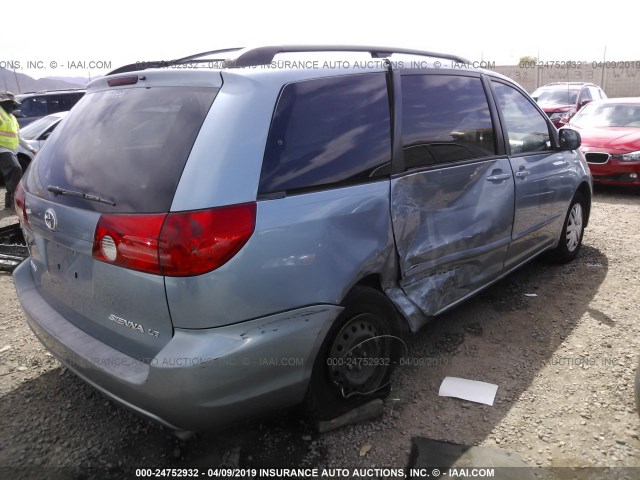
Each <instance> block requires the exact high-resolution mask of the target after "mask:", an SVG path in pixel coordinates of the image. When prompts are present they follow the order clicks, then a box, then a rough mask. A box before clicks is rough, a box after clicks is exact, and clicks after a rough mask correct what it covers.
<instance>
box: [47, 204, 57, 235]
mask: <svg viewBox="0 0 640 480" xmlns="http://www.w3.org/2000/svg"><path fill="white" fill-rule="evenodd" d="M44 223H45V224H46V225H47V228H48V229H49V230H51V231H53V230H55V229H56V227H57V226H58V221H57V220H56V214H55V212H54V211H53V210H51V209H49V210H47V211H46V212H44Z"/></svg>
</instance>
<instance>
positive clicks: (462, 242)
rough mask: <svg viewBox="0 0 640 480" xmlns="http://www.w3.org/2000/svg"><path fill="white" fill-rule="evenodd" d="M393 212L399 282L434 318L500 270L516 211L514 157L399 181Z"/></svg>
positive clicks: (395, 186)
mask: <svg viewBox="0 0 640 480" xmlns="http://www.w3.org/2000/svg"><path fill="white" fill-rule="evenodd" d="M496 176H498V178H501V179H498V180H495V179H494V180H492V178H495V177H496ZM487 177H489V178H487ZM391 211H392V222H393V229H394V234H395V240H396V248H397V251H398V258H399V260H398V261H399V267H400V274H401V279H400V284H399V285H400V287H401V289H402V291H403V292H404V293H405V294H406V295H407V297H408V298H409V299H410V300H411V301H412V302H413V303H415V304H416V305H417V306H418V307H419V309H420V310H421V312H422V313H423V314H424V315H425V316H427V317H430V316H433V315H436V314H438V313H439V312H441V311H442V310H444V309H445V308H447V307H448V306H450V305H451V304H453V303H455V302H457V301H459V300H460V299H463V298H464V297H466V296H468V295H469V294H471V293H473V292H474V291H475V290H477V289H478V288H480V287H482V286H483V285H485V284H487V283H488V282H490V281H492V280H493V279H495V278H497V277H498V276H499V275H500V274H501V273H502V270H503V264H504V259H505V255H506V252H507V247H508V244H509V241H510V238H511V228H512V223H513V212H514V180H513V175H512V171H511V167H510V165H509V160H508V159H506V158H503V159H495V160H487V161H484V162H478V163H472V164H466V165H458V166H445V167H443V168H439V169H434V170H429V171H423V172H418V173H415V174H413V175H411V174H410V175H406V176H404V177H400V178H397V179H394V180H393V181H392V186H391ZM414 317H415V315H414ZM416 322H419V320H416ZM410 323H412V322H410ZM412 328H413V325H412Z"/></svg>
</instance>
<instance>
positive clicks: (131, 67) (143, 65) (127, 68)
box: [107, 47, 244, 76]
mask: <svg viewBox="0 0 640 480" xmlns="http://www.w3.org/2000/svg"><path fill="white" fill-rule="evenodd" d="M243 48H244V47H235V48H223V49H221V50H210V51H208V52H202V53H196V54H193V55H189V56H187V57H182V58H177V59H175V60H151V61H146V62H136V63H130V64H128V65H123V66H122V67H118V68H116V69H115V70H111V71H110V72H109V73H107V76H108V75H116V74H118V73H127V72H137V71H139V70H146V69H147V68H166V67H170V66H172V65H180V64H183V63H187V62H189V61H193V62H198V59H200V58H201V57H205V56H207V55H216V54H220V53H229V52H235V51H236V50H242V49H243ZM205 61H207V62H213V61H218V62H224V61H225V58H213V59H212V58H207V59H205V60H200V62H205Z"/></svg>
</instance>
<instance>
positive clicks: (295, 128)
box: [258, 73, 391, 194]
mask: <svg viewBox="0 0 640 480" xmlns="http://www.w3.org/2000/svg"><path fill="white" fill-rule="evenodd" d="M390 135H391V133H390V121H389V101H388V97H387V85H386V79H385V75H384V74H383V73H380V74H378V73H374V74H362V75H351V76H345V77H333V78H323V79H319V80H307V81H303V82H297V83H291V84H288V85H286V86H285V87H284V89H283V90H282V93H281V94H280V98H279V99H278V104H277V106H276V109H275V113H274V116H273V120H272V122H271V130H270V131H269V136H268V139H267V146H266V150H265V155H264V161H263V165H262V174H261V176H260V186H259V189H258V192H259V193H261V194H265V193H273V192H281V191H291V190H299V189H308V188H314V187H322V186H332V185H339V184H345V182H353V181H355V182H358V181H366V180H367V179H371V178H374V177H377V176H381V175H383V174H385V173H386V174H388V173H389V171H390V168H389V166H390V163H389V162H390V159H391V140H390Z"/></svg>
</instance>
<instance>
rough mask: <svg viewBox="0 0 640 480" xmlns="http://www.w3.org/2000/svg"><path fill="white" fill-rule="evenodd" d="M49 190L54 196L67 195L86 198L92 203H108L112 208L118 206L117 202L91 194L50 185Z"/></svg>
mask: <svg viewBox="0 0 640 480" xmlns="http://www.w3.org/2000/svg"><path fill="white" fill-rule="evenodd" d="M47 190H48V191H50V192H51V193H53V194H54V195H67V196H69V197H78V198H84V199H85V200H90V201H92V202H98V203H106V204H107V205H111V206H112V207H115V206H116V203H115V202H112V201H111V200H107V199H106V198H100V197H97V196H95V195H91V194H90V193H82V192H76V191H74V190H68V189H66V188H61V187H55V186H53V185H49V186H48V187H47Z"/></svg>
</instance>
